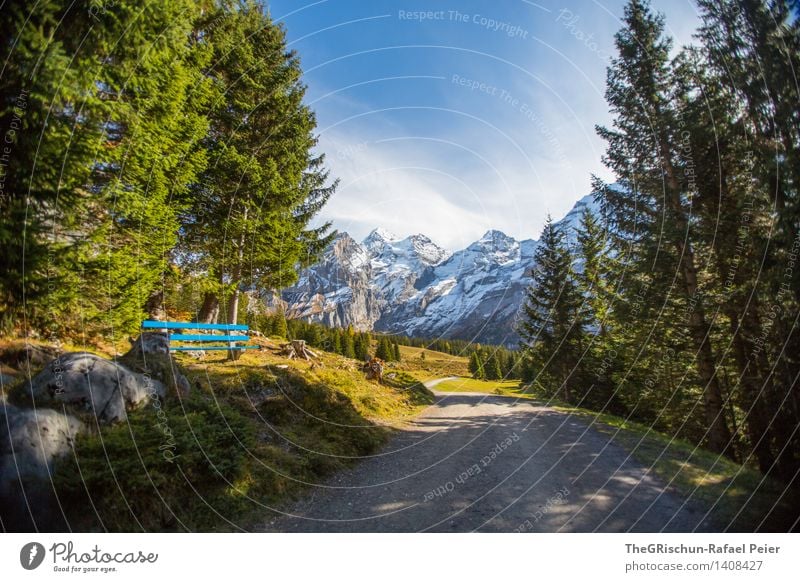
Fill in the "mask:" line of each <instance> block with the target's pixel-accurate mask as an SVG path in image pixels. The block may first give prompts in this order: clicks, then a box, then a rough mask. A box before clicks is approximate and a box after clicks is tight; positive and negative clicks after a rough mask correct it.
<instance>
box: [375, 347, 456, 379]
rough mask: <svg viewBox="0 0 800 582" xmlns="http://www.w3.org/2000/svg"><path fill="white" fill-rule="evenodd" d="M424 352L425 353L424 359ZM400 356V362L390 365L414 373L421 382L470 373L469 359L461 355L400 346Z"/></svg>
mask: <svg viewBox="0 0 800 582" xmlns="http://www.w3.org/2000/svg"><path fill="white" fill-rule="evenodd" d="M423 354H425V357H424V359H423V357H422V355H423ZM400 357H401V361H400V362H393V363H391V364H390V366H391V367H394V368H397V369H399V370H405V371H407V372H410V373H413V374H414V376H415V377H416V378H417V379H418V380H419V381H420V382H427V381H428V380H433V379H434V378H442V377H444V376H468V375H469V370H468V369H467V364H468V363H469V360H468V359H467V358H462V357H460V356H451V355H450V354H445V353H442V352H434V351H432V350H426V349H423V348H415V347H411V346H400Z"/></svg>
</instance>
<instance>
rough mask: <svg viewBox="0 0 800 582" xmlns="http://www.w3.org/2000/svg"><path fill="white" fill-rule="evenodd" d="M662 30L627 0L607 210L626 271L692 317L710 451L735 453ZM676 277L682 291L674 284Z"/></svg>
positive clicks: (678, 315)
mask: <svg viewBox="0 0 800 582" xmlns="http://www.w3.org/2000/svg"><path fill="white" fill-rule="evenodd" d="M663 31H664V22H663V18H662V17H660V16H657V15H654V14H653V13H652V12H651V11H650V9H649V7H648V6H647V4H646V3H645V2H643V1H642V0H631V1H630V2H629V3H628V5H627V6H626V8H625V16H624V27H623V28H622V29H621V30H620V31H619V32H618V33H617V34H616V37H615V39H616V46H617V51H618V54H619V56H618V57H617V58H615V59H613V60H612V63H611V66H610V67H609V69H608V77H607V88H606V100H607V101H608V103H609V106H610V107H611V110H612V113H613V114H614V126H613V129H607V128H598V132H599V134H600V135H601V137H603V138H604V139H605V140H606V141H607V142H608V148H607V153H606V156H605V158H604V161H605V163H606V165H607V166H608V167H609V168H611V169H612V170H614V172H615V173H616V175H617V177H618V179H619V183H620V185H621V188H619V189H606V200H605V203H606V210H607V211H609V213H610V214H609V218H610V219H611V221H612V223H613V226H614V227H615V228H616V229H618V231H619V232H620V236H622V237H626V238H627V242H628V246H627V248H624V249H623V248H621V249H620V252H626V253H627V257H626V258H627V259H628V261H629V262H628V264H627V265H628V267H629V268H632V269H633V270H634V272H637V273H641V274H642V275H643V276H644V277H645V278H646V279H649V284H648V289H649V291H648V292H647V299H648V301H649V302H650V304H651V305H652V306H653V307H655V305H656V304H657V302H659V301H660V302H662V303H663V302H668V303H669V305H668V309H669V310H670V311H672V312H673V315H671V316H670V319H673V320H678V321H680V320H681V319H685V320H686V326H685V333H686V336H687V338H686V339H687V340H688V341H689V342H690V345H691V346H692V349H693V350H694V352H695V353H696V358H695V360H696V369H697V374H698V377H699V381H700V384H701V386H702V387H703V395H702V396H703V402H704V409H705V419H706V424H707V428H708V446H709V448H710V449H711V450H713V451H715V452H719V453H722V452H726V453H727V454H728V455H730V456H733V450H732V449H731V448H730V447H729V444H730V441H731V432H730V429H729V427H728V423H727V419H726V415H725V410H724V408H723V395H722V389H721V386H720V383H719V379H718V377H717V375H716V373H715V361H716V357H715V354H714V350H713V347H712V345H711V337H710V335H709V324H708V320H707V318H706V312H705V306H704V302H703V293H702V289H701V288H700V281H699V279H698V268H697V260H696V257H695V250H696V249H695V244H694V233H693V231H692V228H691V221H690V218H689V217H690V212H691V208H690V196H691V194H692V192H691V191H690V190H689V189H687V182H688V180H687V178H688V177H689V176H690V174H689V172H688V171H687V170H688V163H689V162H690V160H688V159H687V158H685V157H684V156H682V155H681V153H682V150H681V147H680V144H681V141H680V140H681V136H682V128H681V124H680V121H681V120H680V111H678V110H677V109H676V108H675V106H674V99H673V97H674V92H673V91H674V82H675V70H674V69H673V67H672V66H671V62H670V58H669V51H670V47H671V41H670V39H668V38H667V37H665V36H664V32H663ZM676 276H677V283H678V284H677V286H676V285H674V284H673V282H674V280H675V277H676ZM632 290H633V289H629V291H632ZM637 291H638V290H637ZM675 291H677V294H675V293H674V292H675ZM673 329H674V334H675V335H676V337H678V336H679V335H680V334H682V333H684V332H683V330H682V329H680V328H679V327H677V326H676V327H675V328H673ZM678 341H680V338H678ZM681 351H682V352H683V351H684V350H681Z"/></svg>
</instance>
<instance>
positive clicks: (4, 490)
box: [0, 402, 85, 531]
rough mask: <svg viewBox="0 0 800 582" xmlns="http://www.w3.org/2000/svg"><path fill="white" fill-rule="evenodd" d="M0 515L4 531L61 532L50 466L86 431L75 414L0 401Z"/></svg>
mask: <svg viewBox="0 0 800 582" xmlns="http://www.w3.org/2000/svg"><path fill="white" fill-rule="evenodd" d="M0 426H2V427H3V428H2V430H0V516H2V519H3V525H4V527H5V529H6V530H8V531H31V530H34V529H36V528H39V529H44V530H48V531H52V530H55V529H61V527H62V525H63V524H59V523H58V517H57V515H58V512H57V511H56V510H55V509H54V507H53V504H54V499H53V498H52V491H51V487H50V486H49V480H50V476H51V474H52V471H53V465H54V463H55V461H56V460H58V459H59V458H61V457H63V456H65V455H68V454H70V453H71V452H72V446H73V442H74V439H75V437H76V435H77V434H78V433H80V432H82V431H83V430H85V427H84V425H83V423H82V422H81V421H79V420H78V419H77V418H75V417H74V416H72V415H70V414H67V413H64V412H61V411H58V410H50V409H46V408H40V409H21V408H17V407H16V406H12V405H10V404H7V403H4V402H0Z"/></svg>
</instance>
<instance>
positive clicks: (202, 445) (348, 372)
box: [3, 339, 433, 531]
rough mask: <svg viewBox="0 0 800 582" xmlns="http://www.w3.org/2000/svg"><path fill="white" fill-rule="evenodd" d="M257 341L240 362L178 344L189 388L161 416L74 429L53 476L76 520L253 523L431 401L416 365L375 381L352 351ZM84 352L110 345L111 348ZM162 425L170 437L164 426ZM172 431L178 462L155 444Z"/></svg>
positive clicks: (13, 395)
mask: <svg viewBox="0 0 800 582" xmlns="http://www.w3.org/2000/svg"><path fill="white" fill-rule="evenodd" d="M254 341H255V342H256V343H260V344H262V345H263V347H264V349H263V350H260V351H257V350H249V351H247V352H246V353H245V354H244V355H243V356H242V357H241V358H240V359H239V360H238V361H236V362H229V361H227V359H226V356H225V354H224V352H207V354H206V356H204V357H202V358H200V359H198V358H194V357H192V356H191V355H189V354H186V353H179V354H177V355H176V358H175V359H176V361H177V362H178V364H179V366H180V368H182V370H183V372H184V374H185V375H186V377H187V379H188V380H189V382H190V384H191V386H192V393H191V395H190V396H189V397H184V398H182V399H179V398H178V397H177V395H173V396H172V397H171V398H168V400H167V402H166V403H165V405H164V407H163V409H164V412H165V413H166V419H167V420H166V422H165V423H160V421H161V420H163V419H159V417H157V416H156V411H155V409H154V407H152V406H146V407H144V408H142V409H141V410H137V411H135V412H131V413H130V414H129V421H130V422H129V423H127V424H125V423H122V424H119V425H115V426H112V427H103V428H102V430H101V431H100V433H99V434H93V435H90V436H83V437H80V438H79V440H78V444H77V447H76V448H77V462H76V461H74V460H72V459H68V460H65V461H64V464H63V468H62V470H61V471H60V472H59V475H60V477H59V479H60V481H59V483H58V486H59V487H60V495H61V496H62V498H63V499H64V501H65V502H66V503H65V506H66V507H67V508H68V511H70V513H73V512H72V511H71V508H74V509H75V511H74V514H72V515H70V516H69V518H70V522H71V524H72V525H73V527H76V528H77V529H78V530H110V531H142V530H144V531H171V530H183V529H189V530H203V531H227V530H236V529H238V528H240V527H242V528H245V529H250V528H252V527H255V526H257V525H258V523H259V522H263V520H264V519H266V518H267V517H269V515H270V513H269V511H268V509H266V508H268V507H274V506H275V505H276V504H278V503H280V502H283V501H285V500H286V499H287V498H292V497H294V496H296V495H297V494H299V493H300V492H301V491H302V490H303V489H304V487H305V486H306V485H307V484H311V483H318V482H320V481H322V480H324V479H325V478H326V477H327V476H328V475H330V474H331V473H332V472H334V471H336V470H339V469H341V468H343V467H345V466H347V465H348V464H350V463H352V462H353V461H354V460H355V459H357V458H359V457H363V456H365V455H370V454H372V453H374V452H375V451H377V450H378V449H379V447H380V446H381V445H382V444H383V443H384V442H385V441H386V440H387V438H388V437H389V436H390V434H391V432H392V430H393V427H396V426H399V425H402V424H403V422H405V421H406V420H407V419H408V418H410V417H412V416H414V415H415V414H417V413H419V412H420V411H421V410H422V409H424V408H425V407H427V406H428V405H430V404H431V403H432V402H433V397H432V395H431V394H430V392H429V391H428V390H427V389H425V388H424V386H422V385H421V384H420V382H419V381H418V380H417V379H416V378H415V377H414V376H412V375H410V374H408V373H407V372H406V371H404V370H403V369H402V368H410V366H397V367H395V368H393V369H389V370H387V373H386V375H385V382H384V384H382V385H379V384H377V383H376V382H374V381H367V380H366V379H365V377H364V374H363V372H362V371H361V370H360V365H359V363H358V362H355V361H353V360H349V359H346V358H343V357H341V356H337V355H335V354H329V353H325V352H321V351H319V350H315V351H316V352H317V353H318V354H319V356H320V357H319V358H318V359H317V360H316V361H314V362H307V361H297V360H291V361H290V360H287V359H286V358H285V357H282V356H280V355H279V354H278V353H277V343H278V342H280V341H281V340H276V341H270V340H264V339H255V340H254ZM17 343H18V344H19V345H17ZM21 345H23V343H22V342H6V343H5V345H4V346H3V347H5V348H13V347H20V346H21ZM70 348H71V351H80V350H82V348H78V347H76V346H70ZM85 351H92V352H94V353H97V354H98V355H101V356H105V357H110V356H111V354H112V353H114V350H113V348H111V349H109V348H108V347H106V346H100V347H97V346H95V347H94V348H92V349H89V350H85ZM36 372H37V371H36V370H32V373H33V374H35V373H36ZM22 376H23V374H18V381H17V382H14V384H15V386H13V387H9V386H6V387H5V388H11V390H10V391H9V390H6V389H4V392H10V399H11V400H12V401H22V400H23V398H24V390H23V383H22V382H20V381H19V380H21V378H22ZM164 424H166V425H168V426H169V428H170V430H171V433H172V436H173V437H174V438H172V439H168V438H167V436H166V435H165V434H163V426H164ZM168 440H174V441H175V443H176V448H175V450H174V452H175V453H176V454H177V460H176V461H175V462H174V463H168V462H165V460H164V458H163V455H162V454H161V451H160V450H159V447H160V446H161V445H164V444H165V443H166V442H167V441H168ZM87 493H88V495H90V496H91V498H92V505H89V503H88V499H87ZM87 507H93V509H95V514H94V515H92V512H87V511H86V508H87Z"/></svg>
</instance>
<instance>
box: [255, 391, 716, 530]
mask: <svg viewBox="0 0 800 582" xmlns="http://www.w3.org/2000/svg"><path fill="white" fill-rule="evenodd" d="M440 381H442V380H439V381H432V382H429V383H427V384H426V385H427V386H428V387H429V388H430V387H432V386H435V384H436V383H438V382H440ZM434 393H435V394H436V396H437V401H436V403H435V404H434V405H432V406H431V407H430V408H428V409H427V410H426V411H425V412H424V413H423V414H422V415H420V416H419V417H417V418H416V419H415V420H414V421H413V422H412V423H410V424H409V425H408V426H407V427H406V428H405V429H404V430H402V431H400V432H399V433H398V434H397V436H395V437H394V438H393V439H392V440H391V441H390V443H389V444H388V445H387V446H386V447H385V448H384V449H383V450H382V451H381V452H380V453H379V454H378V455H376V456H373V457H369V458H367V459H365V460H363V461H361V462H360V463H358V464H357V465H355V466H353V467H352V468H351V469H348V470H346V471H343V472H341V473H339V474H337V475H336V476H335V477H334V478H333V479H331V480H329V481H328V482H326V483H324V484H322V485H321V486H317V487H314V488H313V489H312V490H311V491H310V492H309V493H308V494H307V496H306V497H304V498H303V499H302V500H301V501H300V502H298V503H296V504H294V505H293V506H291V507H289V508H288V509H287V510H286V513H287V515H285V516H281V517H278V518H276V519H273V520H272V521H271V522H269V523H267V524H265V527H264V529H265V530H267V531H297V532H301V531H302V532H418V531H436V532H465V531H483V532H493V531H500V532H511V531H526V532H527V531H531V532H557V531H564V532H592V531H604V532H620V531H642V532H658V531H693V530H695V531H708V530H710V529H712V526H711V525H710V524H709V523H708V522H704V521H703V515H704V511H702V510H701V509H700V508H698V507H697V506H695V505H693V504H686V505H685V506H683V507H681V505H682V502H683V500H682V499H681V498H680V497H678V495H677V494H675V493H674V492H671V491H666V490H665V489H664V487H663V485H662V484H661V483H660V482H659V481H658V480H657V479H656V478H654V477H652V476H649V475H648V474H647V471H646V469H645V468H644V467H642V466H641V465H639V464H638V463H636V462H635V461H634V460H632V459H628V454H627V453H626V452H625V451H624V450H623V449H622V448H620V447H619V446H617V445H615V444H613V443H611V442H610V437H609V436H608V435H605V434H603V433H600V432H598V431H595V430H593V429H591V428H589V427H588V425H587V423H586V422H585V421H583V420H581V419H578V418H576V417H573V416H570V415H568V414H564V413H560V412H557V411H554V410H552V409H550V408H547V407H545V406H541V405H539V404H537V403H534V402H532V401H530V400H516V399H514V398H509V397H502V396H491V395H486V394H475V393H442V392H436V391H434Z"/></svg>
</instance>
